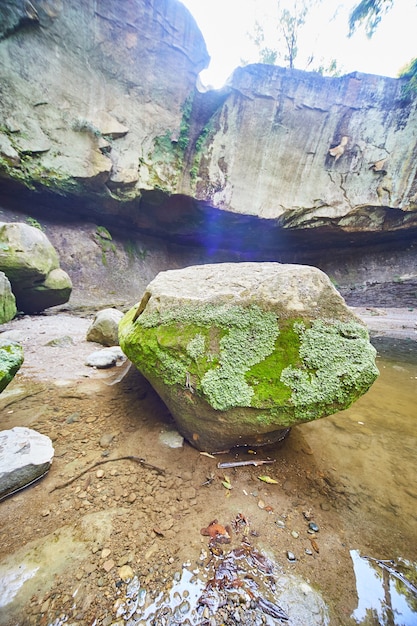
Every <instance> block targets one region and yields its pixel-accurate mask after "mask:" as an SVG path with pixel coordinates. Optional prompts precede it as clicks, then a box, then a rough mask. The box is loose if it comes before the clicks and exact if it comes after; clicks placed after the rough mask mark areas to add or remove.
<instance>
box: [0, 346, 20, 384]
mask: <svg viewBox="0 0 417 626" xmlns="http://www.w3.org/2000/svg"><path fill="white" fill-rule="evenodd" d="M22 363H23V348H22V346H21V345H19V344H18V343H16V342H15V341H11V340H9V339H3V338H1V339H0V392H1V391H3V389H5V388H6V387H7V385H8V384H9V383H10V382H11V381H12V380H13V378H14V377H15V375H16V372H17V371H18V370H19V368H20V366H21V365H22Z"/></svg>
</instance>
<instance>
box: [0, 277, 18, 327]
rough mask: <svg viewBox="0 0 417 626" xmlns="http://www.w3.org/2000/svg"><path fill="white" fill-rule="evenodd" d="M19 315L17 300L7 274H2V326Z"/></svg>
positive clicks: (0, 287)
mask: <svg viewBox="0 0 417 626" xmlns="http://www.w3.org/2000/svg"><path fill="white" fill-rule="evenodd" d="M16 313H17V308H16V298H15V297H14V293H13V292H12V287H11V285H10V281H9V279H8V278H7V276H6V274H4V273H3V272H0V324H4V323H5V322H9V321H10V320H12V319H13V318H14V316H15V315H16Z"/></svg>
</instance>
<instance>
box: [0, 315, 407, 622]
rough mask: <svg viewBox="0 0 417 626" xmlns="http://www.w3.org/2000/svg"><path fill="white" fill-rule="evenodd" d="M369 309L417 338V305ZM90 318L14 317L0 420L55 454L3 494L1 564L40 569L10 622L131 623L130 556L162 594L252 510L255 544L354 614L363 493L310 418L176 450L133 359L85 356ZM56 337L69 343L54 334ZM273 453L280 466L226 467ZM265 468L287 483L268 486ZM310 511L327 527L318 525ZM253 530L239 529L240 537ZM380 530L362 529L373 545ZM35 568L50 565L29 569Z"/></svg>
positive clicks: (337, 607)
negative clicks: (30, 481) (273, 433)
mask: <svg viewBox="0 0 417 626" xmlns="http://www.w3.org/2000/svg"><path fill="white" fill-rule="evenodd" d="M358 312H359V313H360V314H362V315H363V316H364V319H365V320H366V321H367V323H369V325H370V328H371V331H372V325H373V324H374V326H375V332H377V333H380V332H382V330H381V326H383V329H384V330H383V332H386V333H387V334H388V335H389V334H390V333H391V334H393V333H397V332H398V333H400V334H401V337H404V338H405V336H406V335H407V338H408V339H415V338H416V334H415V331H416V326H415V321H416V317H415V313H414V312H413V311H409V310H405V309H404V310H401V311H398V310H395V311H394V310H389V311H388V310H385V311H383V312H381V310H366V309H365V310H360V311H358ZM90 322H91V318H90V316H88V315H86V317H78V316H75V315H72V314H71V315H69V314H67V313H65V312H59V311H58V312H52V313H49V314H47V315H39V316H32V317H31V316H23V317H21V318H17V319H15V320H13V321H12V322H10V323H9V324H7V325H6V326H4V327H3V330H5V331H12V336H14V337H15V338H16V339H18V340H19V341H21V342H22V344H23V346H24V350H25V362H24V364H23V366H22V368H21V370H20V372H19V373H18V374H17V376H16V378H15V380H14V381H13V382H12V383H11V384H10V385H9V387H8V388H7V389H6V390H5V391H4V392H3V393H2V394H1V397H0V428H1V429H2V430H4V429H8V428H12V427H13V426H17V425H25V426H28V427H30V428H33V429H35V430H37V431H39V432H41V433H43V434H45V435H48V436H49V437H50V438H51V439H52V441H53V445H54V449H55V456H54V460H53V464H52V466H51V469H50V471H49V473H48V474H47V476H46V477H45V478H43V479H42V480H41V481H39V482H38V483H37V484H35V485H34V486H32V487H30V488H27V489H25V490H23V491H20V492H19V493H16V494H15V495H14V496H12V497H9V498H7V499H6V500H4V501H3V502H1V503H0V519H1V528H0V562H3V563H9V564H10V566H11V565H12V564H13V563H14V564H16V563H19V564H21V565H20V566H19V567H20V568H22V567H23V565H22V564H23V563H24V564H25V567H27V571H28V575H27V578H28V580H27V581H26V583H25V584H24V585H23V587H22V589H21V590H20V591H19V593H17V595H16V597H15V600H14V601H12V602H10V603H8V604H5V605H4V606H3V607H2V608H0V624H1V626H12V625H43V624H45V625H48V624H54V625H56V626H58V625H59V624H64V623H68V624H71V626H76V625H80V626H81V625H87V624H88V625H93V624H99V625H101V624H103V625H104V626H110V625H111V624H118V625H121V624H124V623H125V620H124V619H122V618H120V617H118V612H117V608H118V606H119V605H118V598H119V599H120V598H121V597H123V594H124V593H125V591H126V582H125V580H124V579H125V578H126V575H125V573H126V567H130V568H131V570H132V571H133V573H134V574H135V575H137V576H138V578H139V580H140V583H141V587H144V588H146V589H147V590H148V602H150V601H151V599H153V598H154V597H156V596H157V595H158V594H159V593H160V592H162V591H164V590H166V589H168V588H169V587H170V585H171V584H172V580H173V579H174V577H175V575H178V572H179V571H181V568H182V566H183V564H185V563H187V564H189V567H190V568H191V569H192V570H195V568H200V569H201V568H203V566H204V564H205V561H204V559H205V558H206V557H207V555H208V545H207V544H208V539H207V537H206V536H203V535H201V532H200V530H201V529H202V528H205V527H207V526H208V525H209V523H210V522H211V521H212V520H214V519H217V520H218V521H219V523H220V524H222V525H231V526H232V528H233V522H234V521H235V520H236V518H237V516H239V515H243V516H244V517H245V519H246V520H247V521H248V525H249V528H250V530H251V542H252V543H253V545H254V546H255V547H256V549H258V550H261V551H262V552H263V553H265V554H268V555H269V556H270V557H271V558H273V559H274V560H275V561H276V562H277V563H278V564H280V567H281V568H282V572H283V573H285V574H288V575H291V574H294V575H296V576H299V577H301V578H302V579H303V580H304V581H306V583H308V584H310V585H311V586H312V588H313V589H318V590H326V593H325V601H326V603H327V604H328V609H329V615H330V622H329V623H330V625H331V626H349V624H354V623H355V622H353V621H352V620H351V618H350V616H351V614H352V611H353V610H354V609H355V606H356V594H355V580H354V576H353V573H352V565H351V559H350V555H349V547H350V546H352V545H353V544H354V536H353V534H352V531H351V529H350V526H349V525H348V524H347V523H346V520H347V519H348V517H349V511H350V510H351V508H352V503H351V502H350V500H349V495H348V494H346V493H344V491H343V488H341V486H340V485H339V484H338V483H337V481H335V479H334V477H331V474H330V470H331V468H329V472H328V473H327V472H326V471H323V468H322V467H320V468H319V466H318V465H317V463H316V460H315V456H314V453H313V450H312V449H311V447H310V445H309V443H308V440H307V438H306V437H305V435H304V434H303V430H302V428H301V427H300V428H298V427H296V428H293V430H292V432H291V435H290V437H289V438H288V440H287V441H286V442H285V443H284V445H282V446H281V447H276V448H270V449H262V450H257V451H249V450H239V451H233V452H231V453H228V454H226V455H222V456H221V457H216V458H211V457H209V456H205V455H204V454H200V453H199V452H198V451H197V450H195V449H194V448H192V447H191V446H190V445H189V444H188V443H187V442H185V443H184V444H183V446H182V447H178V448H171V447H169V446H167V445H166V443H164V441H163V439H162V438H161V435H163V434H164V433H171V431H173V430H175V427H174V424H173V422H172V419H171V417H170V415H169V413H168V411H167V409H166V407H165V406H164V405H163V404H162V402H161V401H160V400H159V398H158V397H157V396H156V394H155V393H154V392H153V390H152V389H151V388H150V386H149V385H148V383H147V382H146V380H145V379H144V378H143V377H142V376H141V375H140V374H139V373H138V372H137V371H136V370H135V369H134V368H133V367H131V368H130V369H129V368H128V367H127V365H126V364H123V365H121V366H117V367H113V368H111V369H109V370H95V369H93V368H91V367H87V366H86V365H85V364H84V361H85V358H86V357H87V356H88V355H89V354H90V353H91V352H93V351H94V350H95V349H99V348H101V346H98V345H97V344H92V343H89V342H86V341H85V334H86V330H87V328H88V326H89V324H90ZM394 336H396V335H394ZM63 338H64V339H63ZM68 338H70V339H68ZM51 339H61V341H59V342H57V345H46V344H47V343H48V342H49V341H50V340H51ZM126 457H129V458H126ZM267 458H268V459H274V463H272V464H270V465H265V466H248V467H240V468H232V469H227V470H223V469H219V468H218V467H217V464H218V463H219V462H224V461H234V460H237V459H238V460H251V461H253V460H254V459H257V460H258V459H267ZM88 468H90V469H88ZM86 470H87V471H86ZM261 475H268V476H269V477H270V478H272V479H274V480H275V481H277V482H276V483H274V484H267V483H265V482H263V481H261V480H259V476H261ZM225 477H226V479H225ZM70 481H72V482H70ZM225 482H228V483H229V485H231V487H232V488H231V489H229V488H226V487H225V486H224V483H225ZM311 520H312V521H314V522H315V523H316V524H317V525H318V527H319V532H317V533H315V534H314V535H312V534H309V532H308V524H309V521H311ZM240 541H241V538H240V537H239V536H238V535H236V533H235V532H232V545H239V543H240ZM376 541H377V539H376V538H375V537H372V536H369V537H364V538H363V542H364V544H365V545H367V546H368V547H369V548H372V547H375V545H376ZM306 550H307V552H306ZM288 552H292V553H293V554H294V555H295V557H296V560H295V561H293V562H290V561H289V560H288V558H287V553H288ZM31 568H32V570H34V569H36V568H38V571H37V573H36V575H34V576H33V577H32V578H29V573H30V571H31ZM123 568H125V569H123ZM127 571H129V570H127ZM10 586H12V583H11V584H10ZM3 593H5V591H3ZM0 594H1V592H0ZM119 604H120V603H119ZM289 613H290V614H291V611H289ZM167 623H168V622H167ZM175 623H176V622H175ZM207 623H210V622H207ZM273 623H277V624H278V623H280V622H279V621H276V622H273ZM289 623H293V624H295V623H296V622H295V621H293V622H291V621H290V622H289ZM323 623H324V622H323Z"/></svg>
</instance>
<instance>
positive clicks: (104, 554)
mask: <svg viewBox="0 0 417 626" xmlns="http://www.w3.org/2000/svg"><path fill="white" fill-rule="evenodd" d="M110 554H111V550H109V548H103V550H102V551H101V558H102V559H107V557H108V556H110Z"/></svg>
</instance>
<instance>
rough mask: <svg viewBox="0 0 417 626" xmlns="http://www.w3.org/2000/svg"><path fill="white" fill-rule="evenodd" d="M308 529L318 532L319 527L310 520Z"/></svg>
mask: <svg viewBox="0 0 417 626" xmlns="http://www.w3.org/2000/svg"><path fill="white" fill-rule="evenodd" d="M308 527H309V529H310V530H312V531H313V532H314V533H318V532H319V530H320V528H319V527H318V526H317V524H316V523H315V522H310V523H309V525H308Z"/></svg>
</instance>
